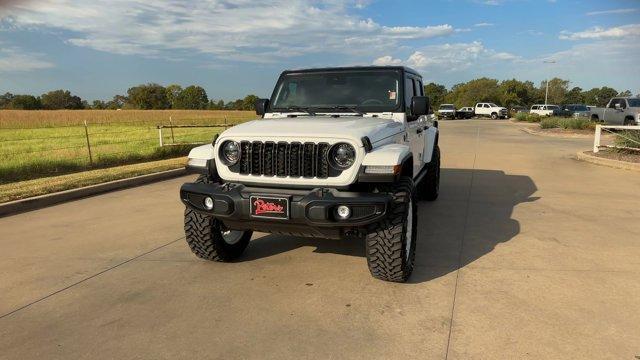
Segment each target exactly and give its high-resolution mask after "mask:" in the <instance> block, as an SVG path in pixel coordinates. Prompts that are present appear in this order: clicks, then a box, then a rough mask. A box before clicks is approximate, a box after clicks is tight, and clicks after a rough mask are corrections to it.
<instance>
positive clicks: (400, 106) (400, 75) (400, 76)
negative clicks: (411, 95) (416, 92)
mask: <svg viewBox="0 0 640 360" xmlns="http://www.w3.org/2000/svg"><path fill="white" fill-rule="evenodd" d="M370 72H389V73H394V74H395V75H396V76H397V81H398V88H397V91H396V99H397V105H396V107H395V108H392V109H384V110H382V109H374V110H371V109H370V108H368V107H363V106H359V105H356V106H354V107H353V108H354V109H355V110H357V111H358V112H361V113H387V112H405V111H406V107H405V99H404V96H405V94H404V90H405V80H406V76H405V74H404V71H403V70H401V69H397V68H389V69H384V68H380V69H367V68H363V69H357V68H354V69H323V70H312V71H308V70H292V71H285V72H283V73H282V74H280V76H279V77H278V81H277V82H276V85H275V87H274V88H273V92H272V93H271V97H270V98H269V110H268V112H276V113H289V112H305V111H304V110H298V111H296V110H289V109H288V108H289V106H287V107H274V106H273V104H274V102H275V100H276V97H277V96H278V94H279V91H280V88H281V84H282V82H283V81H284V79H285V78H287V77H290V76H295V75H307V74H312V75H318V74H336V73H370ZM337 105H338V106H350V104H337ZM300 107H301V108H304V106H300ZM334 107H335V106H334ZM307 108H309V109H312V110H313V112H314V113H326V114H330V113H339V114H342V113H353V111H349V110H340V109H335V108H333V107H315V106H309V107H307Z"/></svg>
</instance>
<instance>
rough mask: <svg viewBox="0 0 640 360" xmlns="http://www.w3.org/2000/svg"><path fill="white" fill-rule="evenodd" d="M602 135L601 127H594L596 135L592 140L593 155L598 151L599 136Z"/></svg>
mask: <svg viewBox="0 0 640 360" xmlns="http://www.w3.org/2000/svg"><path fill="white" fill-rule="evenodd" d="M601 135H602V125H596V134H595V137H594V138H593V153H594V154H595V153H597V152H598V151H600V136H601Z"/></svg>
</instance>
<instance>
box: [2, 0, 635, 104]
mask: <svg viewBox="0 0 640 360" xmlns="http://www.w3.org/2000/svg"><path fill="white" fill-rule="evenodd" d="M638 58H640V1H639V0H608V1H602V0H599V1H575V0H466V1H453V0H432V1H426V0H415V1H413V0H406V1H402V0H396V1H383V0H326V1H325V0H273V1H265V0H200V1H179V0H153V1H149V0H92V1H86V0H26V1H19V0H0V93H4V92H12V93H14V94H22V93H28V94H35V95H39V94H42V93H44V92H46V91H50V90H55V89H69V90H71V92H72V93H74V94H77V95H79V96H80V97H82V98H83V99H87V100H89V101H91V100H94V99H103V100H108V99H110V98H112V97H113V95H115V94H125V93H126V90H127V89H128V88H129V87H131V86H134V85H137V84H141V83H150V82H155V83H159V84H162V85H165V86H166V85H169V84H173V83H177V84H180V85H183V86H187V85H191V84H197V85H200V86H202V87H204V88H205V89H206V90H207V93H208V95H209V97H210V98H215V99H224V100H231V99H236V98H239V97H244V96H245V95H246V94H249V93H253V94H256V95H258V96H260V97H268V96H269V95H270V94H271V91H272V88H273V86H274V84H275V81H276V79H277V77H278V74H279V73H280V72H281V71H283V70H285V69H296V68H307V67H326V66H350V65H371V64H375V65H406V66H410V67H412V68H414V69H416V70H418V71H419V72H420V73H421V74H422V76H423V78H424V79H425V81H426V82H431V81H433V82H437V83H440V84H444V85H446V86H447V87H451V86H452V85H454V84H457V83H460V82H466V81H468V80H471V79H474V78H478V77H483V76H486V77H491V78H496V79H499V80H503V79H511V78H516V79H519V80H531V81H533V82H534V83H535V84H539V83H540V82H541V81H542V80H544V79H545V78H547V77H561V78H563V79H568V80H570V81H571V86H580V87H582V88H583V89H590V88H592V87H601V86H604V85H607V86H611V87H613V88H615V89H617V90H619V91H623V90H627V89H629V90H631V91H632V92H633V93H634V94H635V93H639V92H640V67H639V66H638Z"/></svg>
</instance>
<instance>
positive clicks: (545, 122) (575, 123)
mask: <svg viewBox="0 0 640 360" xmlns="http://www.w3.org/2000/svg"><path fill="white" fill-rule="evenodd" d="M540 127H541V128H542V129H553V128H558V129H572V130H585V129H593V128H595V123H593V122H591V121H590V120H587V119H575V118H559V117H549V118H545V119H542V121H540Z"/></svg>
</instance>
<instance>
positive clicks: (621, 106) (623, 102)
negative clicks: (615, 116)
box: [620, 99, 627, 109]
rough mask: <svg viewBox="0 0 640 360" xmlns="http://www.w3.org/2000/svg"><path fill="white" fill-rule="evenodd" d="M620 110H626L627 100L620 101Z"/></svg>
mask: <svg viewBox="0 0 640 360" xmlns="http://www.w3.org/2000/svg"><path fill="white" fill-rule="evenodd" d="M620 108H621V109H626V108H627V100H626V99H620Z"/></svg>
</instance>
